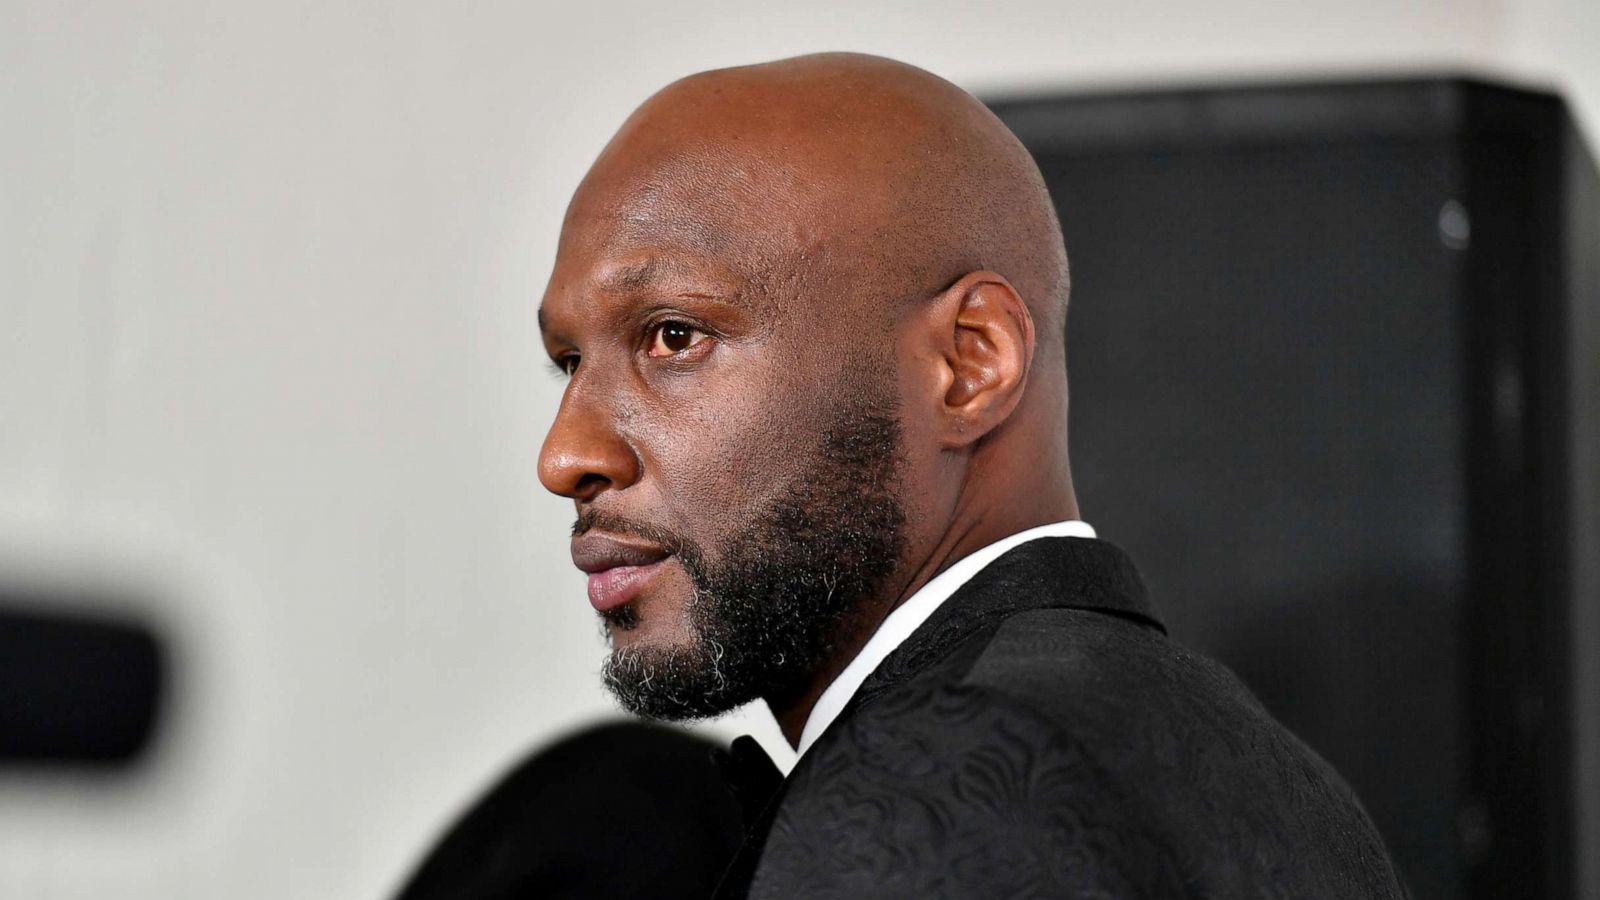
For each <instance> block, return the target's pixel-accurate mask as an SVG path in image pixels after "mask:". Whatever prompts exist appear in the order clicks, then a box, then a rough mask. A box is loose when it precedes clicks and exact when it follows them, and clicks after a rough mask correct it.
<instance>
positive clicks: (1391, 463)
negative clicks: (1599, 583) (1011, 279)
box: [993, 79, 1600, 898]
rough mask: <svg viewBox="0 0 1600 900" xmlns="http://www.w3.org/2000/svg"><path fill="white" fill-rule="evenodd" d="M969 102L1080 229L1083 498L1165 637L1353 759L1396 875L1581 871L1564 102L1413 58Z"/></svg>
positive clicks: (1585, 679) (1075, 313)
mask: <svg viewBox="0 0 1600 900" xmlns="http://www.w3.org/2000/svg"><path fill="white" fill-rule="evenodd" d="M993 105H994V107H995V109H996V111H997V112H998V113H999V114H1000V115H1001V117H1002V118H1003V119H1005V120H1006V121H1007V123H1008V124H1009V125H1011V126H1012V128H1013V129H1014V130H1015V131H1016V132H1017V133H1018V135H1019V137H1021V138H1022V140H1023V142H1024V143H1025V144H1026V145H1027V146H1028V147H1029V149H1030V150H1031V151H1033V153H1034V155H1035V157H1036V158H1037V159H1038V161H1039V163H1040V167H1041V169H1042V171H1043V172H1044V175H1045V178H1046V181H1047V182H1048V183H1049V186H1050V189H1051V192H1052V195H1053V196H1054V198H1055V201H1056V205H1057V208H1058V210H1059V212H1060V215H1061V220H1062V228H1063V231H1064V234H1065V236H1066V241H1067V248H1068V252H1069V254H1070V256H1071V260H1072V271H1073V296H1072V304H1071V314H1070V321H1069V324H1068V329H1067V331H1068V335H1067V337H1068V369H1069V373H1070V377H1071V384H1072V395H1073V399H1072V403H1073V407H1072V436H1071V440H1072V452H1073V469H1074V475H1075V480H1076V483H1077V488H1078V494H1079V499H1080V501H1081V503H1082V506H1083V510H1084V515H1085V518H1087V519H1088V520H1089V521H1091V522H1093V523H1094V524H1095V525H1096V526H1097V527H1098V528H1099V529H1100V531H1101V533H1102V534H1103V535H1104V536H1106V537H1108V538H1110V539H1112V540H1114V541H1117V542H1118V543H1121V544H1122V545H1123V546H1125V547H1127V548H1128V549H1129V550H1130V551H1131V552H1132V553H1133V555H1134V557H1135V559H1137V560H1138V561H1139V563H1140V566H1141V569H1142V570H1143V572H1144V573H1145V575H1146V578H1147V580H1148V581H1149V582H1150V586H1151V588H1152V593H1153V595H1154V597H1155V598H1156V602H1157V604H1158V608H1160V609H1161V611H1162V612H1163V614H1164V615H1165V616H1166V618H1167V619H1168V621H1169V622H1170V624H1171V625H1172V629H1173V633H1174V635H1175V636H1176V637H1178V638H1179V639H1180V640H1182V641H1184V642H1186V643H1188V644H1190V645H1192V646H1195V647H1197V648H1199V649H1202V650H1204V651H1206V652H1208V653H1211V654H1213V655H1215V656H1217V657H1219V658H1220V659H1222V660H1223V661H1224V662H1226V663H1227V664H1228V665H1230V666H1231V667H1232V668H1233V669H1234V670H1235V671H1236V672H1237V673H1238V674H1239V675H1240V676H1241V677H1242V678H1243V679H1244V680H1245V681H1246V682H1247V683H1249V684H1250V686H1251V687H1252V688H1253V689H1254V690H1255V691H1256V693H1257V694H1258V695H1259V696H1260V697H1261V699H1262V700H1263V702H1264V703H1265V704H1266V705H1267V706H1268V707H1269V708H1270V709H1271V710H1272V711H1273V712H1274V713H1275V714H1276V715H1277V716H1278V717H1279V718H1281V719H1282V720H1283V721H1284V722H1286V723H1287V724H1288V725H1289V726H1290V727H1291V728H1292V729H1294V730H1295V731H1296V732H1297V733H1298V734H1300V735H1301V736H1302V737H1303V738H1305V739H1306V740H1307V741H1308V742H1309V743H1310V744H1311V745H1312V746H1313V747H1315V748H1316V749H1317V750H1318V751H1319V752H1320V753H1322V754H1323V755H1324V756H1326V757H1327V758H1328V759H1329V760H1330V761H1331V762H1333V763H1334V765H1335V766H1337V767H1338V768H1339V770H1340V771H1341V772H1343V773H1344V775H1345V776H1346V777H1347V778H1348V779H1349V780H1350V782H1351V783H1352V785H1353V786H1354V787H1355V788H1356V790H1357V792H1358V793H1359V794H1360V795H1361V797H1362V799H1363V802H1364V803H1365V804H1366V806H1367V808H1368V810H1369V811H1370V812H1371V813H1372V815H1373V818H1374V819H1375V820H1376V821H1377V823H1378V825H1379V827H1380V828H1381V829H1382V830H1383V832H1384V834H1385V836H1386V839H1387V840H1388V841H1389V844H1390V846H1391V849H1392V850H1393V852H1394V854H1395V856H1396V858H1397V860H1398V861H1399V863H1400V864H1401V866H1402V867H1403V869H1404V871H1405V873H1406V877H1407V879H1408V880H1409V882H1410V885H1411V888H1412V889H1413V891H1414V892H1415V894H1416V895H1417V896H1418V897H1419V898H1454V897H1468V896H1471V897H1540V896H1548V897H1573V896H1585V895H1587V894H1586V893H1585V891H1591V890H1600V885H1597V884H1595V883H1594V882H1593V881H1592V879H1593V877H1594V874H1593V868H1594V867H1593V866H1590V867H1589V869H1588V870H1585V869H1584V867H1583V865H1584V864H1582V863H1580V862H1576V861H1575V860H1577V859H1579V858H1581V857H1585V856H1591V855H1593V854H1592V853H1590V852H1581V853H1580V852H1579V850H1580V848H1582V847H1584V846H1585V845H1584V844H1582V843H1580V840H1581V838H1582V837H1583V836H1584V835H1587V836H1588V837H1589V838H1591V839H1592V838H1593V837H1594V835H1595V832H1594V824H1595V820H1594V816H1595V807H1596V804H1597V803H1600V785H1597V784H1596V783H1595V780H1596V778H1597V776H1596V774H1595V771H1594V770H1595V765H1594V763H1593V762H1592V760H1591V758H1590V757H1591V755H1592V754H1594V753H1596V752H1600V751H1597V749H1596V744H1595V732H1596V730H1597V728H1600V726H1596V724H1595V722H1596V718H1597V716H1600V710H1597V709H1596V708H1595V706H1594V698H1595V697H1596V692H1595V685H1596V674H1595V673H1596V665H1595V664H1593V663H1586V662H1585V657H1584V656H1583V655H1582V654H1581V653H1580V652H1577V650H1576V645H1577V644H1579V643H1586V646H1587V647H1588V648H1589V650H1588V652H1589V653H1591V654H1592V653H1593V652H1594V649H1593V648H1594V645H1595V643H1596V639H1595V637H1594V636H1593V635H1592V634H1591V633H1590V631H1584V630H1578V631H1575V629H1574V626H1577V625H1581V626H1582V627H1583V629H1589V630H1592V629H1594V628H1595V627H1596V624H1595V623H1596V617H1597V614H1596V613H1595V606H1596V605H1597V604H1600V597H1597V596H1596V595H1595V591H1596V588H1595V584H1596V576H1595V574H1594V573H1595V567H1596V565H1597V563H1596V561H1597V560H1600V537H1597V532H1600V525H1597V524H1596V523H1595V522H1594V521H1593V518H1594V517H1595V516H1596V515H1597V513H1596V510H1600V489H1597V488H1596V480H1597V478H1596V476H1594V475H1592V474H1591V473H1590V472H1589V471H1588V470H1586V468H1585V467H1586V466H1592V465H1593V461H1594V459H1595V451H1594V449H1593V441H1592V437H1593V435H1594V432H1595V424H1594V423H1595V418H1596V412H1595V407H1596V406H1597V405H1600V385H1597V384H1596V381H1597V378H1596V375H1595V371H1596V366H1595V365H1594V364H1593V362H1592V360H1593V359H1594V358H1595V357H1596V355H1600V345H1597V343H1596V335H1597V331H1596V327H1595V321H1596V319H1597V318H1600V314H1597V312H1596V307H1597V306H1600V296H1597V289H1600V284H1597V278H1596V276H1595V274H1594V272H1595V262H1594V256H1595V254H1596V253H1600V247H1596V246H1595V245H1594V243H1593V235H1594V234H1595V233H1596V232H1597V229H1600V226H1597V225H1596V223H1595V221H1594V219H1595V218H1596V216H1600V208H1597V207H1600V200H1597V199H1596V193H1595V188H1594V183H1593V177H1594V174H1593V172H1594V170H1593V164H1592V162H1590V161H1589V159H1588V158H1587V157H1586V156H1585V155H1584V154H1583V153H1582V151H1581V145H1580V144H1579V142H1577V141H1576V140H1575V139H1574V138H1573V136H1572V131H1571V126H1570V123H1569V122H1568V120H1567V118H1566V115H1565V112H1564V110H1563V109H1562V107H1561V105H1560V103H1559V101H1557V100H1555V99H1554V98H1552V97H1549V96H1546V95H1540V94H1534V93H1527V92H1520V91H1512V90H1507V89H1503V88H1495V87H1491V86H1487V85H1481V84H1477V83H1473V82H1467V81H1461V80H1452V79H1438V80H1417V81H1406V82H1387V83H1385V82H1374V83H1364V84H1341V85H1293V86H1284V87H1265V88H1263V87H1255V88H1237V89H1218V90H1187V91H1171V92H1140V93H1134V94H1123V95H1099V96H1085V97H1066V98H1041V99H1034V100H1020V101H1008V102H1001V103H995V104H993ZM1585 179H1589V180H1588V181H1585ZM1585 204H1587V205H1585ZM1585 235H1587V236H1588V237H1585ZM1586 241H1587V243H1586ZM1585 479H1587V480H1585ZM1584 692H1587V693H1584ZM1580 698H1587V702H1580ZM1585 871H1588V873H1589V874H1587V875H1585V874H1584V873H1585ZM1586 878H1587V879H1590V880H1588V881H1584V880H1582V879H1586Z"/></svg>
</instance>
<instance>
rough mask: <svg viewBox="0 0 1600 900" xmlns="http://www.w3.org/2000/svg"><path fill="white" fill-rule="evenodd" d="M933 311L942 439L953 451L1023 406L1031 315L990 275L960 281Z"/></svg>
mask: <svg viewBox="0 0 1600 900" xmlns="http://www.w3.org/2000/svg"><path fill="white" fill-rule="evenodd" d="M933 306H934V309H935V315H934V316H933V321H931V322H930V323H929V324H930V325H932V326H933V327H935V328H937V329H938V333H937V334H935V335H933V337H934V339H935V346H937V347H939V348H940V354H941V359H940V360H939V365H940V371H939V376H940V377H939V382H940V386H941V387H942V389H943V396H942V398H940V406H939V411H940V413H941V416H942V428H941V432H942V434H941V439H942V443H943V444H944V446H945V447H947V448H951V449H954V448H957V447H964V446H968V445H970V444H972V443H975V442H976V441H977V440H978V439H979V438H981V437H983V436H984V435H986V434H988V433H989V432H990V431H993V430H994V429H995V428H996V427H997V426H999V425H1000V423H1002V422H1004V421H1005V420H1006V419H1007V418H1008V417H1010V415H1011V413H1012V411H1013V410H1015V409H1016V408H1017V403H1018V402H1020V401H1021V400H1022V391H1023V388H1024V387H1026V386H1027V383H1028V371H1029V369H1030V368H1031V367H1032V365H1033V347H1034V333H1033V314H1032V313H1030V312H1029V311H1028V305H1027V304H1026V303H1023V302H1022V298H1021V297H1019V296H1017V291H1016V289H1015V288H1013V287H1012V286H1011V282H1009V281H1007V280H1006V279H1005V278H1004V277H1002V276H1000V275H997V274H995V273H994V272H989V271H980V272H972V273H970V274H968V275H965V276H963V277H962V278H961V280H959V281H957V282H956V283H955V284H953V285H951V286H950V287H949V288H948V289H947V290H946V291H945V292H944V293H943V294H942V295H940V297H939V298H938V300H937V301H936V302H935V303H934V304H933Z"/></svg>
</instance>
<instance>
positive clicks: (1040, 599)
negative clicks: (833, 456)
mask: <svg viewBox="0 0 1600 900" xmlns="http://www.w3.org/2000/svg"><path fill="white" fill-rule="evenodd" d="M1179 602H1182V601H1181V598H1175V599H1174V603H1179ZM763 831H765V834H763ZM747 884H748V896H750V897H753V898H760V900H779V898H784V900H788V898H795V900H799V898H815V897H944V898H972V900H978V898H989V897H1230V898H1246V897H1299V898H1307V900H1310V898H1363V900H1380V898H1399V897H1401V896H1403V889H1402V888H1401V886H1400V884H1399V881H1398V879H1397V877H1396V874H1395V871H1394V869H1393V868H1392V866H1391V864H1390V862H1389V859H1388V855H1387V854H1386V852H1385V851H1384V848H1383V842H1382V840H1381V839H1380V838H1379V837H1378V833H1377V830H1376V829H1374V828H1373V826H1372V823H1371V822H1370V821H1368V819H1367V817H1366V815H1365V813H1363V812H1362V809H1361V806H1360V804H1359V803H1358V802H1357V800H1356V799H1355V797H1354V795H1353V794H1352V793H1351V792H1350V789H1349V788H1348V787H1347V786H1346V785H1345V784H1344V782H1343V781H1341V780H1340V779H1339V776H1338V775H1337V774H1335V773H1334V771H1333V770H1332V769H1331V768H1329V767H1328V765H1327V764H1326V763H1324V762H1323V761H1322V760H1321V759H1320V758H1318V757H1317V755H1316V754H1315V753H1313V752H1312V751H1311V750H1310V749H1309V748H1307V747H1306V746H1305V745H1304V744H1302V743H1301V742H1300V741H1299V740H1297V739H1296V738H1295V737H1294V735H1292V734H1290V733H1289V732H1288V731H1287V730H1286V729H1284V728H1283V726H1281V725H1279V724H1278V723H1277V722H1276V721H1274V720H1273V719H1272V717H1271V716H1270V715H1268V714H1267V713H1266V711H1265V710H1263V709H1262V708H1261V706H1260V704H1258V703H1257V702H1256V700H1255V698H1254V697H1253V696H1251V694H1250V692H1249V691H1248V690H1246V689H1245V688H1244V687H1243V686H1242V685H1241V684H1240V683H1239V682H1238V680H1237V679H1235V678H1234V677H1233V675H1232V674H1231V673H1229V672H1228V671H1227V670H1226V669H1224V668H1222V667H1221V666H1219V665H1217V664H1216V663H1214V662H1212V661H1211V660H1209V659H1207V658H1205V657H1204V656H1201V655H1200V654H1197V653H1194V652H1192V651H1189V650H1187V649H1185V648H1183V647H1182V646H1180V645H1178V644H1177V643H1175V642H1173V641H1171V640H1169V639H1168V638H1167V637H1166V635H1165V634H1164V633H1163V631H1162V627H1161V625H1160V623H1159V622H1158V621H1157V620H1156V619H1155V618H1154V617H1153V613H1152V612H1151V610H1150V607H1149V605H1148V603H1147V601H1146V599H1145V595H1144V586H1143V585H1142V584H1141V583H1140V581H1139V578H1138V575H1137V573H1136V572H1135V571H1134V568H1133V564H1132V563H1131V562H1130V561H1129V560H1128V558H1127V556H1126V555H1124V554H1123V553H1122V551H1120V550H1118V549H1117V548H1116V547H1115V546H1113V545H1111V544H1110V543H1108V542H1105V541H1098V540H1088V539H1083V538H1040V539H1037V540H1034V541H1030V542H1028V543H1026V544H1023V545H1022V546H1020V547H1018V548H1016V549H1014V550H1012V551H1010V552H1009V553H1006V554H1005V555H1004V556H1002V557H1000V558H999V559H998V560H996V561H995V562H994V563H992V564H990V565H989V566H988V567H987V568H985V569H984V570H983V571H981V572H979V573H978V574H977V575H976V576H974V577H973V579H972V580H971V581H969V582H968V583H967V584H966V585H965V586H964V587H962V588H961V589H960V590H958V591H956V593H955V594H953V595H952V596H951V597H950V599H949V600H948V601H946V602H945V604H944V605H943V606H942V607H940V608H939V610H938V611H937V612H935V613H934V614H933V616H932V617H931V618H929V619H928V621H927V622H925V623H923V625H922V626H921V627H920V628H918V629H917V630H916V631H915V632H914V633H913V634H912V635H911V637H910V638H909V639H907V640H906V642H905V643H903V644H901V645H900V647H899V648H898V649H897V650H895V651H894V652H893V653H892V654H890V655H889V657H888V658H887V659H886V660H885V661H884V662H883V664H882V665H880V666H879V667H878V669H877V670H876V671H874V672H873V673H872V675H870V676H869V677H868V678H867V680H866V682H865V683H863V684H862V686H861V690H860V691H859V692H858V693H857V694H856V695H855V697H853V698H852V699H851V701H850V702H849V704H847V705H846V706H845V709H844V711H843V712H842V713H841V714H840V716H839V718H838V719H836V720H835V721H834V723H833V724H832V725H831V726H830V727H829V728H828V729H827V730H826V731H825V732H823V734H822V737H821V738H819V739H818V740H817V743H816V744H815V745H813V746H812V747H811V749H810V750H809V751H808V752H807V753H806V754H805V755H804V756H802V757H801V758H800V761H799V763H798V764H797V765H796V766H795V769H794V771H793V772H792V773H791V774H790V776H789V779H788V781H786V782H785V783H784V784H783V786H782V787H781V788H780V789H779V791H778V792H777V794H776V795H775V797H774V798H773V799H772V800H771V801H770V802H769V806H768V808H767V812H766V815H765V816H764V817H762V819H761V820H758V823H757V825H756V827H755V828H754V829H753V832H752V836H751V839H750V840H749V841H748V842H747V844H746V846H745V847H744V848H742V849H741V852H740V856H739V858H738V861H737V862H736V863H735V865H734V866H733V868H732V869H731V871H730V874H729V877H728V879H727V881H726V882H725V883H724V884H723V885H722V887H721V888H720V893H719V896H723V897H741V896H745V895H746V894H745V890H746V885H747Z"/></svg>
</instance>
